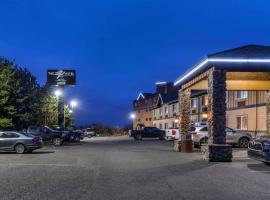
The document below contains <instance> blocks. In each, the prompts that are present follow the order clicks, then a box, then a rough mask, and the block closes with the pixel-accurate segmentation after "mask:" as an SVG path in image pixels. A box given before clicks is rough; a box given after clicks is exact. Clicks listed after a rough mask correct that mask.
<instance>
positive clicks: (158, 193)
mask: <svg viewBox="0 0 270 200" xmlns="http://www.w3.org/2000/svg"><path fill="white" fill-rule="evenodd" d="M172 149H173V148H172V143H171V142H168V141H159V140H143V141H134V140H132V139H130V138H128V137H110V138H92V139H86V140H85V141H83V142H81V143H71V144H66V145H64V146H62V147H53V146H47V147H44V148H42V149H40V150H37V151H34V152H33V153H32V154H22V155H18V154H15V153H4V152H2V153H1V154H0V175H1V178H0V184H1V187H0V194H1V196H0V199H100V200H101V199H102V200H103V199H117V200H119V199H125V200H126V199H134V200H135V199H136V200H137V199H178V200H179V199H219V200H221V199H252V200H254V199H263V198H269V197H270V191H269V188H270V182H269V178H270V167H269V166H266V165H264V164H262V163H260V162H257V161H253V160H250V159H248V158H247V156H246V153H245V150H241V149H235V150H234V161H233V162H232V163H208V162H206V161H203V160H202V159H201V154H200V152H199V151H197V152H195V153H192V154H184V153H177V152H173V150H172Z"/></svg>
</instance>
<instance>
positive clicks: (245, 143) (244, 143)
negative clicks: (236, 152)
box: [238, 138, 249, 148]
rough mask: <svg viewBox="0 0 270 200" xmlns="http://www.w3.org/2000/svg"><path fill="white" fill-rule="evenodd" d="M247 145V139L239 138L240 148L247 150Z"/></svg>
mask: <svg viewBox="0 0 270 200" xmlns="http://www.w3.org/2000/svg"><path fill="white" fill-rule="evenodd" d="M248 143H249V139H248V138H241V139H240V140H239V143H238V145H239V147H240V148H248Z"/></svg>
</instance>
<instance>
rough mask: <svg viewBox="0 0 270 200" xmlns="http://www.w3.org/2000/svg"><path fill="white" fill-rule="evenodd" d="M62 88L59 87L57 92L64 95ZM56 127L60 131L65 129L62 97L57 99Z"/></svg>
mask: <svg viewBox="0 0 270 200" xmlns="http://www.w3.org/2000/svg"><path fill="white" fill-rule="evenodd" d="M64 88H65V87H64V86H59V90H61V93H62V94H64ZM58 126H59V127H60V128H62V129H65V103H64V95H60V96H59V97H58Z"/></svg>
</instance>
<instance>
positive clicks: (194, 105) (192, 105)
mask: <svg viewBox="0 0 270 200" xmlns="http://www.w3.org/2000/svg"><path fill="white" fill-rule="evenodd" d="M191 108H197V99H191Z"/></svg>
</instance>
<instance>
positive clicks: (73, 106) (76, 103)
mask: <svg viewBox="0 0 270 200" xmlns="http://www.w3.org/2000/svg"><path fill="white" fill-rule="evenodd" d="M70 106H71V109H73V108H75V107H77V106H78V102H77V101H75V100H72V101H71V102H70Z"/></svg>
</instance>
